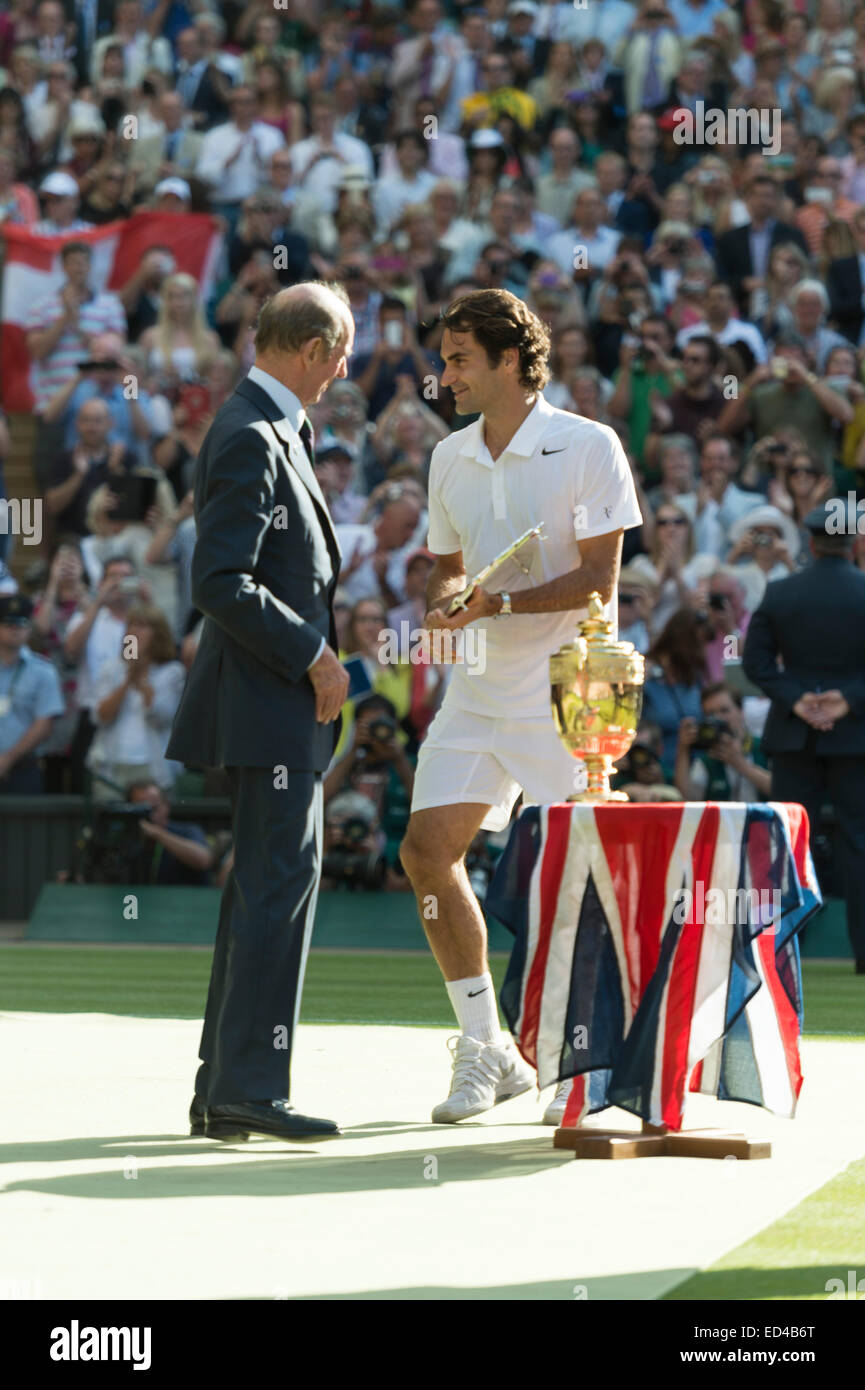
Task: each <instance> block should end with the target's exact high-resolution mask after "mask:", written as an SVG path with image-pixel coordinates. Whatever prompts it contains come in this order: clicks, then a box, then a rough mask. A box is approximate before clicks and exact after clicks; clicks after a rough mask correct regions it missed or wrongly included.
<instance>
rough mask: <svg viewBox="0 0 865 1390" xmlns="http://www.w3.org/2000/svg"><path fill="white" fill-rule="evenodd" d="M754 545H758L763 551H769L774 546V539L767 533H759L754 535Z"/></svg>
mask: <svg viewBox="0 0 865 1390" xmlns="http://www.w3.org/2000/svg"><path fill="white" fill-rule="evenodd" d="M754 544H755V545H758V546H759V547H760V549H761V550H768V548H769V546H770V545H771V544H772V537H771V536H767V535H766V533H765V531H757V532H756V534H755V535H754Z"/></svg>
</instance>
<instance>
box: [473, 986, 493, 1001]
mask: <svg viewBox="0 0 865 1390" xmlns="http://www.w3.org/2000/svg"><path fill="white" fill-rule="evenodd" d="M488 989H489V985H484V987H483V989H470V990H469V999H476V998H477V997H478V995H479V994H486V992H487V990H488Z"/></svg>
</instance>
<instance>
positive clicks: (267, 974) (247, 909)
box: [195, 767, 323, 1105]
mask: <svg viewBox="0 0 865 1390" xmlns="http://www.w3.org/2000/svg"><path fill="white" fill-rule="evenodd" d="M226 773H227V776H228V782H229V795H230V798H231V818H232V826H233V830H234V867H233V869H232V870H231V873H230V874H229V876H228V879H227V881H226V884H225V888H224V890H223V895H222V904H221V908H220V914H219V927H218V929H217V934H216V945H215V948H214V953H213V966H212V970H211V976H210V989H209V991H208V996H207V1008H206V1011H205V1016H204V1028H203V1030H202V1034H201V1046H200V1051H199V1055H200V1057H201V1066H200V1068H199V1070H198V1075H197V1077H196V1081H195V1091H196V1095H198V1096H199V1097H200V1098H201V1099H202V1100H203V1101H204V1102H205V1104H207V1105H226V1104H229V1103H231V1102H235V1101H255V1100H277V1099H287V1098H288V1096H289V1072H290V1067H291V1049H292V1042H293V1038H294V1030H295V1027H296V1025H297V1020H298V1016H299V1014H300V999H301V993H302V990H303V977H304V972H305V970H306V959H307V954H308V952H309V943H310V939H311V936H312V926H313V920H314V917H315V908H316V903H317V900H318V886H319V881H320V879H321V861H322V825H323V809H322V808H323V794H322V784H321V774H320V773H315V772H288V773H282V776H281V779H279V780H277V774H276V772H275V771H274V769H272V768H262V767H230V768H226ZM283 782H284V783H285V785H282V783H283ZM275 783H276V785H275Z"/></svg>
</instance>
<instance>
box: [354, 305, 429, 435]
mask: <svg viewBox="0 0 865 1390" xmlns="http://www.w3.org/2000/svg"><path fill="white" fill-rule="evenodd" d="M378 317H379V341H378V343H377V344H376V346H375V348H374V349H373V351H372V352H370V353H367V354H363V355H360V356H357V357H354V358H352V361H351V375H352V380H353V381H356V382H357V384H358V386H359V387H360V389H361V391H363V394H364V395H365V396H366V399H367V401H368V402H369V418H370V420H377V419H378V417H379V415H381V413H382V411H383V410H384V408H385V406H386V405H387V404H388V402H389V401H390V399H391V397H392V396H393V393H394V391H395V390H396V383H397V378H398V377H401V376H410V377H411V378H412V379H413V381H414V383H415V385H416V387H417V388H418V390H420V389H422V387H423V386H424V383H425V382H426V381H427V380H428V379H436V378H437V376H438V372H437V370H436V363H435V361H434V360H433V358H432V357H429V356H428V355H427V354H426V353H425V352H424V351H423V349H422V348H421V346H420V344H419V342H418V340H417V334H416V332H415V330H414V328H413V327H412V325H411V323H410V322H409V316H408V310H407V309H406V306H405V304H404V303H403V301H402V300H401V299H397V298H396V297H395V296H393V295H386V296H385V297H384V298H383V299H382V302H381V305H380V307H379V315H378Z"/></svg>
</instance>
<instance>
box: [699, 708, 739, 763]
mask: <svg viewBox="0 0 865 1390" xmlns="http://www.w3.org/2000/svg"><path fill="white" fill-rule="evenodd" d="M732 733H733V730H732V729H731V728H730V725H729V724H728V723H727V721H726V720H725V719H718V718H717V716H716V715H712V714H707V715H706V716H705V718H703V719H701V720H700V722H699V724H698V725H697V737H696V739H695V740H694V743H693V745H692V747H693V748H694V749H695V750H696V751H697V752H700V753H708V752H710V751H711V750H712V749H713V748H714V747H715V745H716V743H717V742H718V739H719V738H720V737H721V735H722V734H731V735H732Z"/></svg>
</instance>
